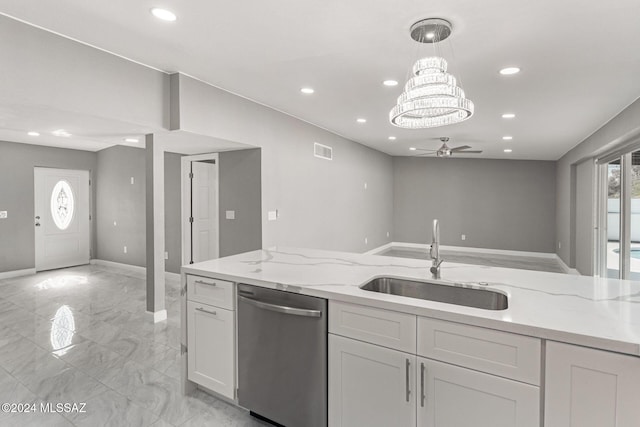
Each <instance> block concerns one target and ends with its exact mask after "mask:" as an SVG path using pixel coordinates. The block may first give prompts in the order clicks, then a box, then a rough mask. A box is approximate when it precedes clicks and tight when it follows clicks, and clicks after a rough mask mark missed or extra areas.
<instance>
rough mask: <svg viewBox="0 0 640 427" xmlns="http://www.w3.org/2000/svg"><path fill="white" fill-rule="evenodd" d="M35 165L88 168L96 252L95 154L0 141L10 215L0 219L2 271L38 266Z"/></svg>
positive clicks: (1, 206)
mask: <svg viewBox="0 0 640 427" xmlns="http://www.w3.org/2000/svg"><path fill="white" fill-rule="evenodd" d="M36 166H41V167H52V168H61V169H80V170H88V171H90V174H91V175H92V177H93V185H92V188H91V197H92V206H91V211H92V218H94V221H93V222H92V224H91V239H92V251H91V252H92V254H94V256H95V253H96V246H95V242H96V239H95V236H96V232H95V230H96V228H95V227H96V221H95V218H96V215H95V213H96V209H95V203H94V201H95V200H96V179H95V178H96V177H95V170H96V154H95V153H90V152H87V151H79V150H65V149H61V148H49V147H40V146H36V145H27V144H17V143H12V142H3V141H0V210H3V211H8V218H7V219H2V220H0V241H1V242H2V244H0V272H4V271H13V270H23V269H27V268H34V266H35V232H34V225H33V224H34V222H33V221H34V218H33V217H34V212H33V210H34V194H33V186H34V183H33V168H34V167H36Z"/></svg>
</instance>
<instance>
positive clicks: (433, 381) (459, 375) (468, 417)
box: [416, 357, 540, 427]
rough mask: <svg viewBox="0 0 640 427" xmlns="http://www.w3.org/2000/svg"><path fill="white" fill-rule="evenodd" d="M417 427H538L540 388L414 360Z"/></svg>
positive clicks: (426, 361)
mask: <svg viewBox="0 0 640 427" xmlns="http://www.w3.org/2000/svg"><path fill="white" fill-rule="evenodd" d="M416 382H417V384H418V396H417V398H418V404H417V407H418V415H417V421H418V422H417V425H418V426H419V427H465V426H468V427H539V426H540V407H539V404H538V402H539V401H540V388H539V387H535V386H532V385H529V384H524V383H521V382H517V381H512V380H508V379H505V378H500V377H497V376H494V375H489V374H485V373H482V372H477V371H473V370H470V369H466V368H461V367H458V366H454V365H450V364H448V363H441V362H436V361H434V360H430V359H424V358H421V357H419V358H418V359H417V381H416Z"/></svg>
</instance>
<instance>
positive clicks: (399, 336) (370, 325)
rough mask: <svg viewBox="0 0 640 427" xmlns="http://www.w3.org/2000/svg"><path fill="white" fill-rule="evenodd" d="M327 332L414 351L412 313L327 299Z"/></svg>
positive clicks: (414, 338)
mask: <svg viewBox="0 0 640 427" xmlns="http://www.w3.org/2000/svg"><path fill="white" fill-rule="evenodd" d="M329 332H330V333H332V334H337V335H342V336H345V337H349V338H355V339H357V340H361V341H366V342H369V343H372V344H378V345H381V346H384V347H389V348H393V349H396V350H400V351H405V352H407V353H415V352H416V316H414V315H412V314H406V313H398V312H397V311H389V310H381V309H379V308H372V307H365V306H362V305H355V304H346V303H343V302H337V301H329Z"/></svg>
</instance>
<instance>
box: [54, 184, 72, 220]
mask: <svg viewBox="0 0 640 427" xmlns="http://www.w3.org/2000/svg"><path fill="white" fill-rule="evenodd" d="M74 207H75V203H74V199H73V192H72V191H71V186H70V185H69V183H68V182H67V181H65V180H60V181H58V183H57V184H56V185H55V186H54V187H53V191H52V192H51V216H52V217H53V222H54V223H55V224H56V227H58V228H59V229H60V230H66V229H67V227H69V224H71V220H72V219H73V211H74Z"/></svg>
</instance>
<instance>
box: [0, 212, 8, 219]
mask: <svg viewBox="0 0 640 427" xmlns="http://www.w3.org/2000/svg"><path fill="white" fill-rule="evenodd" d="M0 219H7V211H0Z"/></svg>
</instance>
